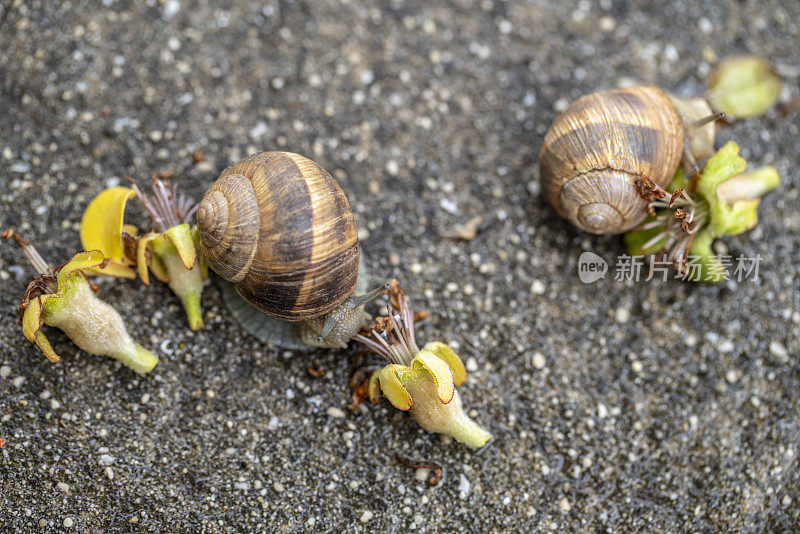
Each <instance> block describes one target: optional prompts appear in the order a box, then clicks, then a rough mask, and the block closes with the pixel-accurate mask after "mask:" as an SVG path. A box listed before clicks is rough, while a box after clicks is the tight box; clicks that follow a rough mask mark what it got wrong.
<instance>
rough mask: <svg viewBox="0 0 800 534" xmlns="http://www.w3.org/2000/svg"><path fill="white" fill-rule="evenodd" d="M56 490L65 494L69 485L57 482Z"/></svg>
mask: <svg viewBox="0 0 800 534" xmlns="http://www.w3.org/2000/svg"><path fill="white" fill-rule="evenodd" d="M56 488H58V491H60V492H62V493H66V492H68V491H69V484H67V483H66V482H59V483H58V484H56Z"/></svg>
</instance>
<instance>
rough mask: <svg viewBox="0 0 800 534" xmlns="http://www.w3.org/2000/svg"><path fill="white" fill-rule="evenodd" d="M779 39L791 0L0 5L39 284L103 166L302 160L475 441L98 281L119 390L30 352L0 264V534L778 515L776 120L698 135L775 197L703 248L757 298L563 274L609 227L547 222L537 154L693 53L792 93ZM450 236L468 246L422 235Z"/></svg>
mask: <svg viewBox="0 0 800 534" xmlns="http://www.w3.org/2000/svg"><path fill="white" fill-rule="evenodd" d="M557 4H558V5H557ZM799 19H800V6H799V5H798V3H797V2H794V1H785V2H777V1H763V2H761V1H759V2H755V1H752V2H751V1H745V2H733V1H730V2H710V1H709V2H686V3H666V2H657V1H648V2H624V1H615V0H614V1H612V0H605V1H601V2H599V3H594V2H581V3H580V4H572V3H556V2H552V3H551V2H546V1H530V2H501V1H492V0H484V1H481V2H478V1H474V2H473V1H467V0H460V1H452V2H439V1H436V2H426V1H412V0H405V1H404V0H393V1H387V2H332V1H327V0H313V1H312V0H305V1H302V0H300V1H289V0H285V1H284V0H282V1H266V2H210V1H203V2H188V1H178V0H168V1H164V2H156V1H153V0H149V1H143V2H133V1H115V0H107V1H105V2H102V3H99V2H80V1H75V2H50V1H47V2H44V1H20V0H10V1H9V0H4V1H3V2H2V11H0V110H1V111H0V132H2V133H0V151H1V152H0V158H2V159H1V160H0V186H2V187H1V188H0V226H1V227H3V228H5V227H7V226H14V227H15V228H17V229H18V230H19V231H20V232H22V233H24V234H25V235H26V236H27V237H29V238H31V239H32V240H34V241H35V242H36V243H37V244H38V245H39V247H40V250H41V252H42V253H43V254H44V255H45V256H46V257H47V258H49V259H50V261H52V262H53V263H61V262H63V261H65V260H66V259H67V258H68V257H69V256H70V255H71V254H73V253H74V252H75V251H77V249H78V247H79V246H80V244H79V240H78V234H77V230H78V225H79V222H80V217H81V213H82V210H83V209H84V207H85V206H86V204H87V202H88V201H89V199H90V198H91V197H92V196H93V195H95V194H96V193H98V192H99V191H101V190H102V189H103V188H104V187H106V186H108V185H111V184H116V183H123V182H124V180H125V178H126V177H127V176H131V177H133V178H135V179H136V180H139V181H140V183H141V182H144V181H145V180H146V179H147V177H148V176H149V175H150V173H152V172H153V171H156V170H166V169H173V170H174V171H175V172H176V176H178V177H179V178H178V179H179V183H180V184H181V187H183V188H185V190H186V191H188V192H190V193H191V194H193V195H195V196H196V197H199V195H200V194H201V192H202V190H203V188H204V186H206V185H207V184H209V183H210V182H211V181H212V180H213V179H214V178H215V176H216V174H217V173H218V172H219V171H220V170H221V169H223V168H224V167H225V166H226V165H227V164H228V163H230V162H231V161H233V160H234V159H236V158H239V157H241V156H245V155H247V154H248V153H251V152H255V151H257V150H261V149H287V150H293V151H297V152H300V153H303V154H306V155H308V156H310V157H312V158H313V159H315V160H317V161H318V162H320V163H321V164H322V165H323V166H324V167H326V168H327V169H329V170H330V171H331V172H332V173H334V174H335V176H336V177H337V178H338V180H339V181H340V184H341V186H342V187H343V189H344V190H345V191H346V193H347V194H348V196H349V198H350V200H351V203H352V206H353V208H354V210H355V212H356V216H357V221H358V224H359V226H360V229H361V234H362V235H361V237H362V240H363V250H364V254H365V255H366V258H367V262H368V265H369V267H370V270H371V272H372V273H374V274H376V275H377V274H380V275H381V277H386V278H388V277H397V278H399V279H400V280H401V281H402V284H403V285H404V286H405V288H406V289H407V290H408V293H409V294H410V298H411V302H412V305H414V306H416V307H418V308H427V309H429V310H430V312H431V319H430V321H428V324H426V325H425V326H423V327H422V328H421V329H420V334H419V335H420V337H421V338H422V339H423V340H432V339H439V340H444V341H448V342H450V343H452V344H453V346H454V347H457V348H458V351H459V353H460V354H461V355H462V356H463V357H464V359H465V360H467V361H469V366H470V368H471V369H472V372H470V374H469V377H468V381H467V384H465V385H464V386H463V387H462V388H461V392H462V395H463V398H464V402H465V403H466V404H467V405H468V407H469V409H470V410H473V413H474V415H475V416H476V417H477V419H479V420H480V421H482V422H483V423H485V424H486V425H488V426H489V427H490V428H491V430H492V431H493V432H494V433H495V435H496V439H495V441H494V442H493V443H492V444H491V446H489V447H488V448H487V449H485V450H483V451H482V452H481V453H480V454H474V453H472V452H470V451H468V450H465V449H464V448H463V447H461V446H459V445H458V444H456V443H448V442H445V441H443V440H442V439H440V438H439V437H437V436H432V435H428V434H425V433H423V432H422V431H420V430H419V429H418V428H417V426H416V424H415V423H414V421H413V420H411V419H410V418H409V417H408V416H406V415H405V414H403V413H400V412H398V411H396V410H394V409H392V408H391V407H390V406H389V405H388V403H386V402H382V403H381V404H379V405H374V406H368V407H367V408H368V409H367V410H366V411H365V412H364V413H358V414H353V413H349V412H347V410H346V406H347V404H348V394H349V391H348V386H347V381H348V377H349V375H350V370H351V365H352V364H351V357H352V355H353V354H355V352H356V350H355V349H351V350H350V351H348V352H341V351H324V350H318V351H312V352H309V353H297V354H288V353H284V352H281V351H278V350H275V349H273V348H271V347H269V346H266V345H263V344H260V343H259V342H257V341H255V340H254V339H253V338H251V337H248V336H247V335H246V334H244V333H243V332H242V331H241V329H240V328H238V327H237V325H236V324H235V323H234V322H232V321H231V320H230V319H229V317H228V316H227V314H226V311H225V310H224V308H223V307H222V304H221V300H220V297H219V294H218V292H217V290H216V288H215V287H214V286H213V285H209V286H208V287H207V289H206V293H205V296H204V302H203V303H204V308H205V314H206V328H205V329H204V330H202V331H200V332H197V333H193V332H191V331H190V330H189V329H188V328H187V326H186V323H185V319H184V315H183V311H182V310H181V309H180V307H179V303H178V302H177V300H176V299H175V297H173V296H172V294H171V293H170V292H169V290H168V288H167V287H166V286H163V285H158V284H156V285H154V286H153V287H144V286H143V285H141V284H140V283H136V282H129V281H122V280H111V279H107V280H102V281H101V283H100V286H101V287H100V294H101V296H102V297H103V298H104V299H106V300H107V301H109V302H111V303H113V304H114V305H115V306H117V307H118V309H120V310H121V312H122V313H123V314H124V315H125V316H126V317H127V318H128V321H129V325H130V326H131V329H132V331H133V332H134V333H135V335H136V337H137V338H138V339H139V340H140V341H142V342H143V343H145V344H147V345H149V346H151V347H153V348H156V349H157V350H158V352H159V355H160V357H161V363H160V364H159V365H158V367H157V368H156V370H155V371H154V372H153V373H151V374H150V375H149V376H147V377H146V378H143V379H141V378H137V377H136V376H134V375H132V374H131V373H130V372H127V371H126V370H124V369H121V368H120V367H119V365H117V364H116V363H115V362H112V361H110V360H105V359H100V358H97V357H93V356H90V355H87V354H84V353H81V352H80V351H78V350H77V349H76V348H75V347H74V346H73V345H72V344H71V343H70V342H69V341H68V340H67V339H66V338H65V337H64V336H63V335H61V334H60V333H57V332H55V331H50V335H51V339H52V340H53V342H54V344H55V347H56V350H58V351H59V352H60V353H61V354H62V356H63V360H62V362H61V363H60V364H50V363H49V362H48V361H46V360H45V358H44V357H43V356H42V355H41V354H40V353H38V351H37V350H36V349H35V348H34V347H33V346H32V345H31V344H30V343H28V342H27V341H26V340H25V339H24V338H23V337H22V335H21V332H20V330H19V328H18V327H17V326H16V323H15V321H16V306H17V303H18V299H19V297H20V296H21V294H22V292H23V290H24V288H25V285H26V284H27V281H28V280H29V275H30V270H27V267H25V271H24V273H23V275H22V276H19V275H20V272H21V271H20V269H19V267H20V266H24V264H23V261H22V259H21V256H20V255H19V254H18V252H17V251H16V250H15V249H14V247H12V246H11V245H2V246H0V278H2V280H0V284H1V285H0V287H2V294H0V315H1V317H0V341H1V342H2V350H1V351H0V366H2V369H3V370H4V371H3V377H2V378H0V414H2V415H1V416H0V436H1V437H4V438H6V439H7V442H6V444H5V446H4V447H3V449H2V452H0V530H5V531H9V532H24V531H32V530H35V529H36V530H37V531H38V530H44V531H47V530H51V531H58V530H66V529H67V528H71V530H74V531H80V532H101V531H104V532H109V531H110V532H129V531H130V532H133V531H145V532H176V531H201V530H202V531H208V532H226V531H264V530H269V531H288V532H301V531H309V532H311V531H313V532H338V531H349V532H366V531H393V532H405V531H418V532H436V531H447V532H455V531H467V532H487V531H488V532H501V531H561V532H563V531H609V532H619V531H653V532H656V531H657V532H663V531H671V532H679V531H691V532H712V531H728V532H731V531H744V532H757V531H791V530H796V529H798V528H800V527H798V525H799V524H800V523H799V522H800V490H799V489H798V488H799V487H800V470H799V469H798V455H800V417H798V401H800V365H799V364H798V360H797V356H798V352H800V336H798V332H800V292H798V283H800V271H799V270H798V263H797V261H798V258H799V257H800V256H799V253H800V238H799V237H798V229H800V214H799V213H798V189H797V186H798V182H799V181H800V178H799V177H798V172H797V167H798V164H799V163H800V159H798V150H797V139H798V115H797V114H794V115H793V116H790V117H788V118H786V119H785V120H782V121H773V120H768V119H755V120H748V121H741V122H739V123H736V124H734V125H733V127H731V128H729V129H727V130H726V131H725V132H723V133H722V136H721V141H724V140H726V139H735V140H737V141H738V142H739V143H740V145H741V146H742V148H743V153H744V154H745V156H746V157H747V158H748V160H750V161H751V162H752V163H753V164H760V163H771V164H773V165H775V166H776V167H777V168H778V169H779V171H780V173H781V175H782V177H783V180H784V183H783V186H782V187H781V189H780V190H779V191H778V192H777V193H775V194H772V195H770V196H769V197H768V198H766V200H765V201H764V202H763V204H762V206H761V209H760V219H761V220H760V224H759V226H758V228H757V229H756V230H754V231H751V232H749V233H746V234H744V235H742V236H739V237H736V238H728V239H725V240H724V245H725V247H727V250H728V252H729V253H730V254H734V255H738V254H745V255H755V254H760V255H761V256H762V258H763V260H762V262H761V268H760V277H759V279H758V280H757V281H744V282H741V283H736V282H731V283H725V284H721V285H717V286H701V285H691V284H688V283H681V282H679V281H675V280H671V281H669V282H666V283H662V282H655V281H651V282H643V281H642V282H639V283H632V282H628V283H625V282H615V281H613V280H612V279H610V278H608V279H606V280H604V281H600V282H597V283H595V284H592V285H584V284H582V283H580V281H579V280H578V277H577V271H576V265H577V259H578V256H579V255H580V253H581V252H582V251H584V250H590V251H593V252H596V253H598V254H600V255H601V256H603V257H605V258H607V259H608V260H609V261H613V260H614V259H615V258H616V257H617V256H619V255H620V254H622V253H623V250H624V249H623V246H622V243H621V240H620V238H618V237H595V236H590V235H586V234H581V233H579V232H578V231H577V230H575V229H573V228H571V227H570V226H568V225H567V224H566V223H565V222H563V221H561V220H560V219H559V218H558V217H557V216H556V215H555V213H554V212H553V211H552V209H551V208H550V207H549V206H548V205H547V203H546V201H545V200H544V199H543V197H542V196H541V195H540V191H539V185H538V182H537V170H536V164H535V161H536V155H537V153H538V150H539V146H540V144H541V140H542V136H543V134H544V132H545V131H546V129H547V127H548V126H549V124H550V123H551V121H552V120H553V118H554V117H555V115H556V114H557V110H558V109H560V108H561V106H563V105H565V104H566V103H567V102H568V101H570V100H572V99H574V98H576V97H578V96H580V95H582V94H584V93H587V92H590V91H593V90H595V89H599V88H605V87H611V86H614V85H617V84H619V83H623V82H625V81H626V80H638V81H643V82H648V83H653V84H657V85H659V86H661V87H664V88H667V89H670V90H674V91H678V92H681V93H683V94H689V93H692V92H697V91H700V90H701V89H702V85H703V80H704V78H705V75H706V74H707V72H708V71H709V69H710V66H711V65H713V63H714V61H715V57H716V58H721V57H724V56H726V55H728V54H732V53H755V54H759V55H761V56H764V57H766V58H769V59H770V60H772V61H773V62H774V63H775V64H776V65H777V67H778V69H779V71H780V72H781V73H782V74H783V75H784V76H785V78H786V81H787V89H786V94H785V95H784V96H785V98H787V99H788V98H790V97H794V96H797V94H798V88H797V79H798V75H800V66H799V64H800V61H799V60H798V49H799V47H800V36H798V32H800V25H799V24H798V20H799ZM196 150H202V152H203V153H204V155H205V158H206V159H205V161H203V162H202V163H200V164H195V163H193V160H192V154H193V152H195V151H196ZM475 215H483V216H484V222H483V223H482V225H481V227H480V232H479V234H478V236H477V237H476V238H475V239H474V240H472V241H470V242H457V241H453V240H448V239H443V238H441V237H439V236H438V232H439V231H440V230H446V229H450V228H451V227H453V226H455V225H457V224H459V223H462V222H465V221H466V220H468V219H469V218H471V217H473V216H475ZM316 366H320V367H322V368H324V369H325V370H326V373H325V375H324V376H323V377H322V378H314V377H313V376H311V375H310V374H309V373H308V372H307V369H308V368H309V367H316ZM6 375H7V376H6ZM339 410H343V411H344V416H343V417H341V416H340V415H341V412H340V411H339ZM331 414H333V415H331ZM398 452H400V453H402V454H404V455H405V456H408V457H412V458H417V459H419V458H425V459H429V460H433V461H435V462H438V463H439V464H441V465H442V466H443V467H444V476H443V479H442V481H441V483H440V484H439V485H438V486H436V487H429V486H427V485H426V484H425V483H424V482H421V481H419V480H417V479H416V478H415V476H416V473H415V472H414V470H412V469H408V468H405V467H402V466H400V465H399V464H398V463H397V461H396V460H395V454H396V453H398ZM112 477H113V478H112ZM65 525H66V526H65ZM70 525H71V527H69V526H70ZM38 527H44V528H43V529H39V528H38Z"/></svg>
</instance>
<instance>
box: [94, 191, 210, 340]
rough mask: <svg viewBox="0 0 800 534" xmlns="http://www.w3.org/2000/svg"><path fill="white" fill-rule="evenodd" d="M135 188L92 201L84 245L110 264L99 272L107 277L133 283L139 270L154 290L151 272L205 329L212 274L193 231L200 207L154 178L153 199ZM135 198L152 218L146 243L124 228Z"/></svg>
mask: <svg viewBox="0 0 800 534" xmlns="http://www.w3.org/2000/svg"><path fill="white" fill-rule="evenodd" d="M132 187H133V189H129V188H127V187H119V186H118V187H112V188H111V189H107V190H105V191H103V192H102V193H100V194H99V195H97V196H96V197H95V198H94V200H92V202H91V203H90V204H89V206H88V207H87V208H86V212H85V213H84V215H83V220H82V221H81V242H82V243H83V246H84V247H85V248H87V249H88V248H98V249H100V250H101V251H102V252H103V253H104V254H107V255H108V256H109V257H110V258H111V261H112V262H111V263H110V264H109V266H107V267H106V268H105V269H103V270H100V271H99V272H101V273H103V274H111V275H116V276H129V277H131V278H132V277H135V276H136V274H135V273H136V271H135V270H134V269H133V267H134V266H135V267H136V270H138V272H139V276H140V277H141V279H142V281H143V282H144V283H145V284H149V283H150V276H149V272H150V271H152V272H153V275H154V276H155V277H156V278H158V279H159V280H160V281H162V282H165V283H168V284H169V287H170V288H171V289H172V291H173V292H174V293H175V294H176V295H177V296H178V297H179V298H180V299H181V301H182V302H183V307H184V309H185V310H186V315H187V317H188V319H189V326H190V327H191V328H192V330H197V329H199V328H202V327H203V319H202V313H201V311H200V295H201V293H202V291H203V279H204V278H205V277H206V276H207V272H206V267H205V263H204V262H203V260H202V258H200V257H199V256H198V254H197V246H196V243H197V229H196V228H194V229H193V228H191V227H190V226H189V221H190V220H191V218H192V215H193V214H194V212H195V210H196V209H197V205H196V204H193V203H192V202H191V201H190V200H189V199H187V198H186V196H184V195H183V194H179V193H178V191H177V186H174V187H173V189H172V191H170V190H169V189H167V187H166V186H165V185H164V183H163V182H162V181H161V180H159V179H158V178H157V177H156V176H155V175H154V176H153V194H152V196H147V195H145V194H144V193H143V192H142V191H141V190H140V189H139V188H138V187H137V186H136V185H135V184H133V185H132ZM134 196H138V197H139V200H140V201H141V202H142V205H143V206H144V208H145V209H146V210H147V212H148V213H149V214H150V216H151V218H152V223H153V226H154V229H155V231H153V232H148V233H147V234H145V235H143V236H141V237H137V236H138V230H137V229H136V227H135V226H132V225H125V224H124V223H123V214H124V212H125V204H126V202H127V201H128V199H129V198H131V197H134Z"/></svg>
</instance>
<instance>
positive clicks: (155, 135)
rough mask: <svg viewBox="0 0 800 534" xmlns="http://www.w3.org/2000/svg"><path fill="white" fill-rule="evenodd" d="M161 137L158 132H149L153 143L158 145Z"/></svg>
mask: <svg viewBox="0 0 800 534" xmlns="http://www.w3.org/2000/svg"><path fill="white" fill-rule="evenodd" d="M162 137H163V134H162V133H161V132H160V131H159V130H153V131H152V132H150V140H151V141H152V142H154V143H158V142H159V141H161V138H162Z"/></svg>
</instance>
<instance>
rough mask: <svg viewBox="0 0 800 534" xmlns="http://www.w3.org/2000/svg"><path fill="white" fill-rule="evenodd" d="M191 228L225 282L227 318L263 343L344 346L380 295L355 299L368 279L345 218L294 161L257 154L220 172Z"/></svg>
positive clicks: (330, 188)
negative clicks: (195, 227)
mask: <svg viewBox="0 0 800 534" xmlns="http://www.w3.org/2000/svg"><path fill="white" fill-rule="evenodd" d="M197 228H198V230H199V234H200V248H201V251H202V253H203V255H204V257H205V259H206V261H207V263H208V265H209V267H211V269H212V270H214V271H215V272H216V273H217V274H218V275H219V276H221V277H222V278H224V279H225V280H227V281H229V282H231V283H232V286H231V285H230V284H223V297H224V299H225V301H226V303H227V304H228V307H229V309H230V310H231V313H232V314H233V315H234V317H235V318H236V319H237V320H238V321H239V322H240V323H241V324H242V325H243V326H244V327H245V329H246V330H248V331H249V332H250V333H252V334H254V335H255V336H256V337H258V338H259V339H261V340H263V341H269V342H272V343H275V344H277V345H280V346H282V347H286V348H300V347H304V346H308V345H311V346H319V347H345V346H346V345H347V342H348V340H349V339H350V338H351V337H352V336H353V335H354V334H355V333H356V332H357V331H358V329H359V328H360V327H361V325H362V324H363V323H364V321H365V319H367V318H368V317H369V316H368V315H366V314H365V313H364V304H366V303H367V302H369V301H370V300H372V299H374V298H376V297H377V296H378V295H380V294H381V293H382V292H383V291H384V290H385V288H386V286H381V287H378V288H376V289H374V290H373V291H370V292H368V293H366V294H359V295H355V293H356V292H359V293H361V292H363V290H364V286H365V284H366V277H365V275H364V273H363V268H362V269H359V266H360V248H359V243H358V234H357V231H356V224H355V217H354V216H353V212H352V210H351V209H350V205H349V203H348V202H347V198H346V197H345V195H344V192H342V190H341V189H340V188H339V185H338V184H337V183H336V181H335V180H334V179H333V178H332V177H331V175H330V174H328V173H327V172H326V171H325V169H323V168H322V167H320V166H319V165H317V164H316V163H315V162H313V161H311V160H310V159H308V158H305V157H303V156H301V155H298V154H293V153H290V152H261V153H258V154H255V155H252V156H250V157H247V158H245V159H243V160H241V161H238V162H236V163H234V164H233V165H231V166H230V167H228V168H227V169H225V170H224V171H223V172H222V174H221V175H220V176H219V178H218V179H217V181H216V182H215V183H214V184H213V185H212V186H211V187H210V188H209V189H208V190H207V191H206V193H205V196H204V197H203V199H202V200H201V201H200V204H199V205H198V208H197ZM359 286H360V287H359ZM357 290H358V291H357ZM237 293H238V295H237ZM239 295H241V297H239ZM242 298H243V299H244V300H245V301H246V302H243V301H242ZM265 314H266V315H265Z"/></svg>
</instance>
